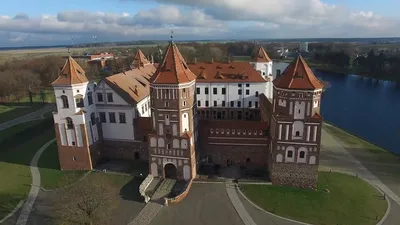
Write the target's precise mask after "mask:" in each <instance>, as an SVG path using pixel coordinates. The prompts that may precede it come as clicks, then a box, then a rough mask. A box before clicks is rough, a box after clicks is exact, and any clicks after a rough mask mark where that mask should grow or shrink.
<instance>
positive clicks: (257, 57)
mask: <svg viewBox="0 0 400 225" xmlns="http://www.w3.org/2000/svg"><path fill="white" fill-rule="evenodd" d="M251 61H252V62H272V60H271V58H269V56H268V54H267V52H265V50H264V48H263V47H262V45H259V46H258V49H257V51H256V52H255V54H254V55H253V56H252V58H251Z"/></svg>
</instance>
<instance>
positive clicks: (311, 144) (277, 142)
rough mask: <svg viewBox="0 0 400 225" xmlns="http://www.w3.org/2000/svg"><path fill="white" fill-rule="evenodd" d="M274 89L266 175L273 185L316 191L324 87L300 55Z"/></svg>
mask: <svg viewBox="0 0 400 225" xmlns="http://www.w3.org/2000/svg"><path fill="white" fill-rule="evenodd" d="M273 84H274V87H273V92H274V93H273V96H274V97H273V101H272V104H273V105H272V107H273V109H272V117H271V121H270V124H271V127H270V135H271V143H270V146H269V147H270V149H269V174H270V178H271V180H272V183H273V184H276V185H288V186H295V187H306V188H315V187H316V185H317V178H318V165H319V154H320V144H321V125H322V117H321V116H320V114H319V112H320V106H321V93H322V89H323V84H322V83H321V82H320V81H319V80H318V79H317V78H316V77H315V75H314V74H313V72H312V71H311V69H310V68H309V67H308V65H307V63H306V62H305V61H304V59H303V58H302V57H301V56H300V55H299V56H298V57H297V59H296V60H294V61H293V62H292V63H291V64H290V65H289V66H288V67H287V68H286V70H285V71H284V72H283V73H282V75H281V76H279V77H277V78H276V79H275V80H274V82H273Z"/></svg>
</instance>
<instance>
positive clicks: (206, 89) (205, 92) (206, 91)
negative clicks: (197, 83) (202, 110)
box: [204, 87, 208, 95]
mask: <svg viewBox="0 0 400 225" xmlns="http://www.w3.org/2000/svg"><path fill="white" fill-rule="evenodd" d="M204 94H206V95H208V87H206V88H205V89H204Z"/></svg>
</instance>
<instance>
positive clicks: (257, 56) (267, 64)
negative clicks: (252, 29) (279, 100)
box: [250, 45, 273, 80]
mask: <svg viewBox="0 0 400 225" xmlns="http://www.w3.org/2000/svg"><path fill="white" fill-rule="evenodd" d="M272 63H273V62H272V60H271V58H269V56H268V54H267V52H265V49H264V48H263V47H262V46H261V45H259V46H258V48H257V50H256V51H255V52H254V54H253V55H252V57H251V60H250V64H251V65H252V66H253V68H254V69H255V70H257V72H259V73H260V75H261V76H262V77H263V78H264V79H268V78H270V77H272ZM271 80H272V79H271Z"/></svg>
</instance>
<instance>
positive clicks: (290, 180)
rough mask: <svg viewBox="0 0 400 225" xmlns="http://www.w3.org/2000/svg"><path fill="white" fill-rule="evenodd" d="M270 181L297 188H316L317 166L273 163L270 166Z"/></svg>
mask: <svg viewBox="0 0 400 225" xmlns="http://www.w3.org/2000/svg"><path fill="white" fill-rule="evenodd" d="M270 174H271V181H272V184H274V185H284V186H293V187H299V188H316V187H317V179H318V166H316V165H305V164H296V163H275V164H272V166H271V167H270Z"/></svg>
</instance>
